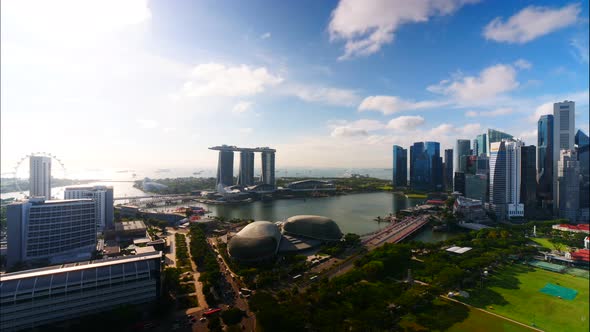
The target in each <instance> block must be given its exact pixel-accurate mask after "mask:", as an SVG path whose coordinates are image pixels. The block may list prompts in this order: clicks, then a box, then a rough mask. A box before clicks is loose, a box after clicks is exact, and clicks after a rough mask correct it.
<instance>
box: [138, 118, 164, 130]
mask: <svg viewBox="0 0 590 332" xmlns="http://www.w3.org/2000/svg"><path fill="white" fill-rule="evenodd" d="M137 122H138V123H139V125H140V126H141V127H142V128H144V129H154V128H158V126H159V123H158V121H156V120H151V119H137Z"/></svg>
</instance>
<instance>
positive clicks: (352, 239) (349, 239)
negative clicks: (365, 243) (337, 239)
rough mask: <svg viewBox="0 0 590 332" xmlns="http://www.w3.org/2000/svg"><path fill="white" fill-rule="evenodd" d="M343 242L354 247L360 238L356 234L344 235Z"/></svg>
mask: <svg viewBox="0 0 590 332" xmlns="http://www.w3.org/2000/svg"><path fill="white" fill-rule="evenodd" d="M344 242H345V243H346V245H348V246H351V247H354V246H356V245H358V244H359V243H360V242H361V237H360V236H359V235H358V234H354V233H346V235H344Z"/></svg>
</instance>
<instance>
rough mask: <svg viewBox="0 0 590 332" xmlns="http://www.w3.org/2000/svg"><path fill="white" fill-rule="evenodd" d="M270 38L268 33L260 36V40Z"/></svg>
mask: <svg viewBox="0 0 590 332" xmlns="http://www.w3.org/2000/svg"><path fill="white" fill-rule="evenodd" d="M270 37H271V35H270V32H265V33H263V34H261V35H260V39H269V38H270Z"/></svg>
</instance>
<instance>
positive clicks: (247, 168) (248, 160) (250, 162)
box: [238, 151, 254, 186]
mask: <svg viewBox="0 0 590 332" xmlns="http://www.w3.org/2000/svg"><path fill="white" fill-rule="evenodd" d="M238 184H239V185H242V186H251V185H253V184H254V152H251V151H242V152H240V172H239V175H238Z"/></svg>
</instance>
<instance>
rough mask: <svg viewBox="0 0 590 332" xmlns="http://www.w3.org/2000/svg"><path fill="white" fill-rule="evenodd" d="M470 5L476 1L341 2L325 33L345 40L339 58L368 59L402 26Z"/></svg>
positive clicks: (385, 0) (343, 0)
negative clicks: (366, 57) (362, 57)
mask: <svg viewBox="0 0 590 332" xmlns="http://www.w3.org/2000/svg"><path fill="white" fill-rule="evenodd" d="M473 2H477V1H475V0H444V1H436V0H421V1H404V0H372V1H365V0H341V1H340V2H339V3H338V6H337V7H336V9H334V11H333V12H332V16H331V19H330V24H329V26H328V31H329V33H330V39H331V40H332V41H335V40H344V41H346V44H345V46H344V48H345V51H344V54H343V55H342V56H341V57H340V58H339V59H349V58H353V57H357V56H367V55H371V54H373V53H375V52H377V51H379V50H380V49H381V47H382V46H383V45H384V44H388V43H391V42H392V41H393V38H394V34H395V32H396V30H397V29H398V28H399V27H400V26H401V25H403V24H408V23H419V22H427V21H428V20H429V19H430V17H432V16H443V15H449V14H452V13H453V12H455V11H456V10H458V9H459V8H461V7H462V6H463V5H464V4H466V3H473Z"/></svg>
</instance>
